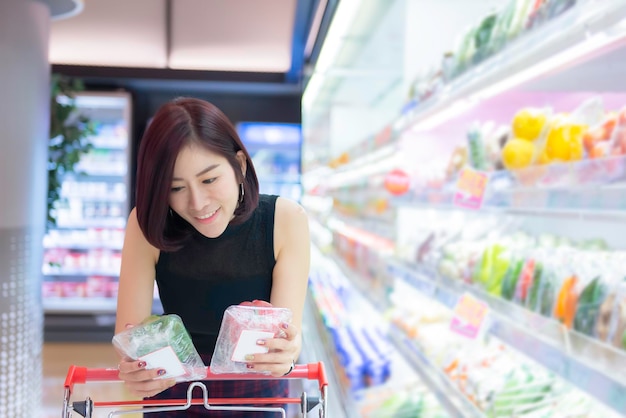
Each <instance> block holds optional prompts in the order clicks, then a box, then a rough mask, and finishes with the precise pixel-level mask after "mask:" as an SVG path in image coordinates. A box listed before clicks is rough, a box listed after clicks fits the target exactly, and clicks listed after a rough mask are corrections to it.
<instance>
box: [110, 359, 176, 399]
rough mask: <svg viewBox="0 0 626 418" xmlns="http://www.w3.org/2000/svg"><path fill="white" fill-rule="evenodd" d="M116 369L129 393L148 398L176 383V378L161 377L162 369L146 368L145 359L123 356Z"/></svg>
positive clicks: (163, 372) (163, 371)
mask: <svg viewBox="0 0 626 418" xmlns="http://www.w3.org/2000/svg"><path fill="white" fill-rule="evenodd" d="M117 369H118V370H119V378H120V379H121V380H123V381H124V383H125V384H126V387H127V388H128V390H129V391H130V393H131V394H132V395H134V396H139V397H141V398H150V397H152V396H154V395H156V394H157V393H161V392H163V391H164V390H165V389H167V388H169V387H172V386H174V384H176V379H163V378H161V376H163V375H164V374H165V370H164V369H146V362H145V361H141V360H133V359H129V358H124V359H123V360H122V361H120V363H119V364H118V366H117Z"/></svg>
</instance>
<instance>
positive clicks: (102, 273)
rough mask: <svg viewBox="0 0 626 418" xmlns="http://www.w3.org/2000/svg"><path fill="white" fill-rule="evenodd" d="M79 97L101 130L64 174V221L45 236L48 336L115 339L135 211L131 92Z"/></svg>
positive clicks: (80, 107)
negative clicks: (125, 247)
mask: <svg viewBox="0 0 626 418" xmlns="http://www.w3.org/2000/svg"><path fill="white" fill-rule="evenodd" d="M75 105H76V112H77V113H79V114H82V115H84V116H86V117H88V118H89V119H90V120H91V122H92V123H93V124H94V127H95V134H94V135H93V136H92V137H90V138H88V140H89V142H90V143H91V144H92V148H91V149H90V150H89V151H88V152H87V153H86V154H84V155H83V156H82V157H81V158H80V160H79V161H78V162H77V164H76V165H75V167H74V171H73V172H71V173H65V174H64V177H63V179H62V183H61V186H60V187H61V190H60V199H59V201H58V202H57V203H56V225H55V226H51V227H50V228H49V229H48V231H47V233H46V234H45V237H44V241H43V246H44V263H43V266H42V272H43V275H44V280H43V284H42V299H43V308H44V313H45V322H44V338H45V339H46V340H48V341H56V340H70V341H75V340H78V341H85V340H86V341H90V340H101V339H104V340H107V341H109V340H110V338H111V336H112V332H113V324H114V321H115V316H114V315H115V308H116V298H117V280H118V277H119V269H120V262H121V249H122V244H123V240H124V227H125V225H126V218H127V216H128V214H129V211H130V208H129V205H130V199H129V197H130V187H131V185H130V176H131V173H130V167H131V151H132V143H131V137H130V135H131V126H132V119H131V106H132V103H131V96H130V94H129V93H127V92H89V91H84V92H80V93H77V94H76V97H75Z"/></svg>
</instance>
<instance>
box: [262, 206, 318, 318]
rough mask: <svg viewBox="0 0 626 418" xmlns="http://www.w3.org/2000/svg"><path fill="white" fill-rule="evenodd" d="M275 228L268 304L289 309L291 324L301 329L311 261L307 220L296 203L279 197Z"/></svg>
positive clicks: (304, 213)
mask: <svg viewBox="0 0 626 418" xmlns="http://www.w3.org/2000/svg"><path fill="white" fill-rule="evenodd" d="M274 228H275V231H274V251H275V254H276V265H275V266H274V275H273V282H272V283H273V284H272V296H271V300H270V302H271V303H272V305H274V306H278V307H284V308H289V309H291V311H292V312H293V321H292V324H293V325H295V326H296V327H298V329H300V328H301V326H302V312H303V310H304V300H305V298H306V289H307V284H308V280H309V267H310V258H311V242H310V237H309V220H308V217H307V215H306V212H305V211H304V209H303V208H302V207H301V206H300V205H298V204H297V203H296V202H293V201H291V200H287V199H283V198H278V200H277V201H276V216H275V221H274Z"/></svg>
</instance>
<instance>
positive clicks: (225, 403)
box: [61, 362, 328, 418]
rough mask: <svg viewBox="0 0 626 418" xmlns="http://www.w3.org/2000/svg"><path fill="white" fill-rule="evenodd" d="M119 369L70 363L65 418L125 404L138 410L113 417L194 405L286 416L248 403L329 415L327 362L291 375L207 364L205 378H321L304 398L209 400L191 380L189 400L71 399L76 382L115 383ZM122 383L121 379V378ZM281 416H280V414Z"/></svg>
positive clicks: (322, 417)
mask: <svg viewBox="0 0 626 418" xmlns="http://www.w3.org/2000/svg"><path fill="white" fill-rule="evenodd" d="M118 375H119V371H118V370H117V369H89V368H86V367H79V366H70V368H69V370H68V372H67V377H66V378H65V384H64V387H65V390H64V399H63V415H61V417H62V418H72V413H73V412H75V413H77V414H78V415H80V416H82V417H85V418H91V417H92V414H93V410H94V409H95V408H117V407H125V408H129V407H130V408H132V407H136V408H135V409H125V410H117V411H113V412H111V413H109V418H111V417H113V416H116V415H127V414H133V413H144V414H146V413H150V412H165V411H184V410H186V409H188V408H189V407H191V406H192V405H203V406H204V407H205V408H206V409H207V410H212V411H248V412H250V411H266V412H275V413H277V414H280V416H281V417H282V418H286V411H285V409H284V408H281V407H270V406H267V407H264V406H245V405H246V404H247V405H270V404H299V405H300V412H301V413H302V416H303V417H305V416H307V415H308V414H309V412H311V410H312V409H313V408H315V407H316V406H317V405H319V406H320V407H319V417H320V418H326V411H327V404H328V381H327V379H326V371H325V369H324V364H323V363H322V362H319V363H309V364H297V365H296V366H295V367H294V369H293V370H292V371H291V373H289V375H287V376H282V377H276V378H275V377H271V376H268V375H265V374H258V373H257V374H214V373H211V371H210V369H209V368H208V367H207V374H206V378H204V379H202V380H270V379H308V380H317V381H318V386H319V391H320V395H319V396H315V397H312V396H307V394H306V392H303V393H302V396H301V397H300V398H213V399H209V394H208V390H207V388H206V386H205V385H204V384H203V383H202V382H190V385H189V388H188V389H187V399H167V400H156V399H155V400H136V401H109V402H94V401H92V400H91V399H90V398H89V397H87V398H86V399H85V400H84V401H79V402H70V398H71V396H72V392H73V391H74V385H75V384H84V383H87V382H111V381H120V379H119V377H118ZM120 382H121V381H120ZM195 388H199V389H200V390H201V391H202V398H194V397H193V391H194V389H195ZM277 416H278V415H277Z"/></svg>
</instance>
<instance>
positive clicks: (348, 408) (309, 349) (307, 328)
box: [302, 294, 359, 418]
mask: <svg viewBox="0 0 626 418" xmlns="http://www.w3.org/2000/svg"><path fill="white" fill-rule="evenodd" d="M302 326H303V329H302V334H303V336H304V341H303V354H302V356H303V357H304V358H305V361H307V362H308V361H322V362H323V363H324V365H325V366H326V374H327V378H328V383H329V392H330V393H329V398H328V409H329V410H328V412H327V415H328V416H330V417H335V418H342V417H343V418H358V416H359V415H358V414H357V412H356V411H357V408H356V405H355V404H354V402H353V401H352V396H351V395H350V394H349V393H347V392H346V390H345V388H344V386H343V385H342V384H341V381H340V379H339V376H337V372H336V371H337V366H336V364H337V361H336V360H335V355H334V353H333V351H332V346H333V343H332V341H329V337H328V335H327V332H326V330H325V329H324V326H323V325H322V324H321V323H320V320H319V313H318V312H317V310H316V308H315V306H314V303H313V302H312V298H311V296H310V294H309V295H308V296H307V299H306V302H305V312H304V315H303V324H302ZM307 337H309V338H307Z"/></svg>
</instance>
